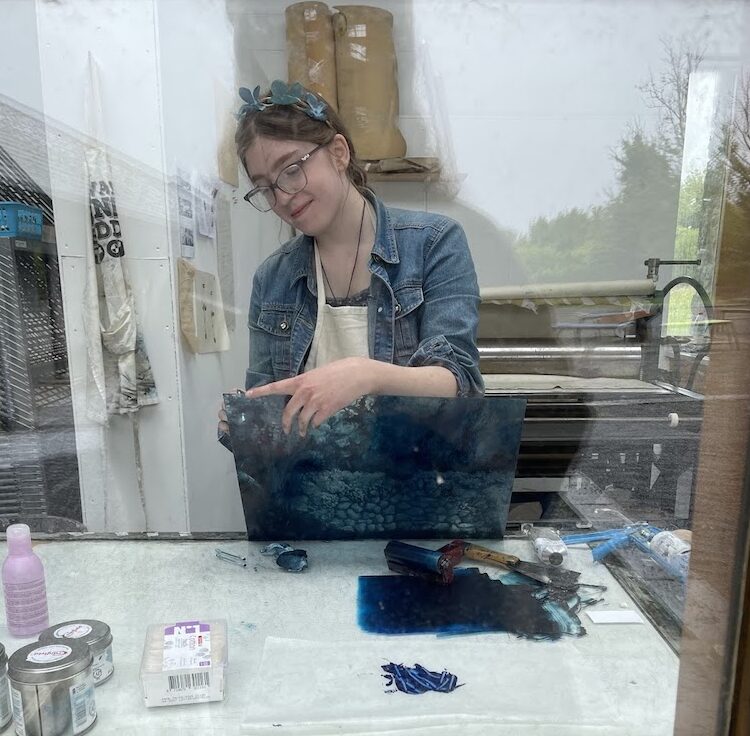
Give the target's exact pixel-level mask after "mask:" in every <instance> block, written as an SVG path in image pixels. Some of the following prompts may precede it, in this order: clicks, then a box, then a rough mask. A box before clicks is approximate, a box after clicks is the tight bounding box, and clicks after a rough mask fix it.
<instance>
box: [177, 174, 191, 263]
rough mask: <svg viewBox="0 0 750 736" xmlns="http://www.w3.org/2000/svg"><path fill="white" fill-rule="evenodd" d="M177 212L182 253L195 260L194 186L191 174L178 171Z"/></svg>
mask: <svg viewBox="0 0 750 736" xmlns="http://www.w3.org/2000/svg"><path fill="white" fill-rule="evenodd" d="M177 212H178V218H177V219H178V222H179V228H180V253H181V254H182V257H183V258H195V224H194V223H195V219H194V217H193V185H192V183H191V181H190V174H188V173H187V172H185V171H182V170H181V169H178V171H177Z"/></svg>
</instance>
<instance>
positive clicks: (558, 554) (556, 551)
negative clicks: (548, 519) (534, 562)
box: [521, 524, 568, 566]
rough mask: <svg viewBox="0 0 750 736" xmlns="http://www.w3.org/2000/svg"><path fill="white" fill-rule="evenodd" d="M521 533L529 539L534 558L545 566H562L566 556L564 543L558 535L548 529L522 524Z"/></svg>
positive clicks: (566, 550)
mask: <svg viewBox="0 0 750 736" xmlns="http://www.w3.org/2000/svg"><path fill="white" fill-rule="evenodd" d="M521 531H522V532H523V533H524V534H526V536H528V537H531V540H532V542H533V543H534V551H535V552H536V556H537V557H538V558H539V559H540V560H541V561H542V562H544V563H545V564H547V565H555V566H557V565H562V563H563V562H564V560H565V557H566V555H567V554H568V548H567V547H566V546H565V542H563V541H562V539H560V535H559V534H558V533H557V532H556V531H555V530H554V529H551V528H550V527H546V526H534V525H533V524H522V525H521Z"/></svg>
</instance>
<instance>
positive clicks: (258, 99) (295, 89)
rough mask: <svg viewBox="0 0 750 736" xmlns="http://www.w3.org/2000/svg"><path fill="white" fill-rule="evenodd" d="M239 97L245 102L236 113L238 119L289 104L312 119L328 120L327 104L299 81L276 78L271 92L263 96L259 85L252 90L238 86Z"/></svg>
mask: <svg viewBox="0 0 750 736" xmlns="http://www.w3.org/2000/svg"><path fill="white" fill-rule="evenodd" d="M240 97H241V98H242V99H243V100H244V101H245V104H244V105H242V107H240V110H239V113H238V114H237V117H238V118H239V119H242V118H244V117H245V115H248V114H249V113H255V112H263V110H267V109H268V108H269V107H273V106H274V105H291V106H293V107H294V108H296V109H297V110H300V111H301V112H303V113H305V115H307V116H308V117H311V118H313V119H314V120H320V121H321V122H327V121H328V115H327V113H326V110H327V109H328V105H326V103H325V102H323V100H320V99H318V98H317V97H316V96H315V95H314V94H313V93H312V92H309V91H308V90H306V89H305V88H304V87H303V86H302V85H301V84H300V83H299V82H294V83H293V84H287V83H286V82H282V81H281V80H280V79H276V80H274V81H273V82H272V83H271V93H270V94H267V95H263V96H261V94H260V85H258V86H257V87H256V88H255V89H254V90H250V89H248V88H247V87H240Z"/></svg>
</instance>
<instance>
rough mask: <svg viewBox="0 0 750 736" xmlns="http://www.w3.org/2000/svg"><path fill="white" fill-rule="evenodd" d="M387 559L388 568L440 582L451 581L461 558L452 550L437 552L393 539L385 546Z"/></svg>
mask: <svg viewBox="0 0 750 736" xmlns="http://www.w3.org/2000/svg"><path fill="white" fill-rule="evenodd" d="M385 559H386V562H387V563H388V569H389V570H392V571H393V572H399V573H401V574H403V575H415V576H417V577H422V578H426V579H428V580H433V581H435V582H438V583H451V582H453V568H454V567H455V566H456V565H457V564H458V563H459V562H460V559H461V558H460V556H457V555H456V554H454V553H452V552H440V551H437V552H436V551H435V550H432V549H425V548H424V547H417V546H415V545H413V544H406V543H405V542H397V541H391V542H388V544H387V545H386V546H385Z"/></svg>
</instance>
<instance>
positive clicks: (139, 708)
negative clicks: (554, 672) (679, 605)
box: [0, 540, 679, 736]
mask: <svg viewBox="0 0 750 736" xmlns="http://www.w3.org/2000/svg"><path fill="white" fill-rule="evenodd" d="M417 544H421V545H423V546H429V547H432V548H436V547H437V546H439V544H440V543H439V542H430V543H425V542H417ZM488 544H489V545H490V546H494V547H495V548H497V549H503V550H505V551H509V552H514V553H517V554H519V556H521V557H524V558H525V559H530V560H531V559H533V557H532V556H531V550H530V545H529V543H528V542H526V541H524V540H504V541H503V542H495V543H488ZM217 546H220V547H221V548H222V549H226V550H229V551H232V552H235V553H242V554H245V555H246V556H247V558H248V567H247V568H242V567H237V566H234V565H232V564H229V563H227V562H223V561H221V560H219V559H217V558H216V557H215V555H214V549H215V548H216V547H217ZM262 546H263V545H261V544H257V543H248V542H242V541H230V542H217V543H215V542H197V541H185V542H172V541H169V542H168V541H146V542H144V541H95V540H86V541H66V542H38V543H36V544H35V547H34V549H35V551H36V552H37V554H38V555H39V556H40V557H41V558H42V560H43V562H44V565H45V571H46V576H47V592H48V599H49V609H50V624H54V623H58V622H61V621H65V620H69V619H75V618H94V619H99V620H101V621H104V622H106V623H107V624H109V626H110V627H111V629H112V634H113V637H114V642H113V653H114V665H115V672H114V675H113V676H112V678H111V679H110V680H109V681H108V682H107V683H105V684H104V685H102V686H101V687H99V688H97V689H96V702H97V710H98V713H99V718H98V723H97V725H96V726H95V727H94V729H93V730H92V733H93V734H138V735H139V736H148V735H149V734H159V735H160V736H172V735H175V736H176V735H177V734H180V735H183V734H185V735H192V734H227V735H231V734H239V733H241V723H242V720H243V718H245V717H246V716H247V711H248V703H250V702H252V695H253V692H252V688H253V678H254V677H255V676H257V675H258V668H259V666H260V662H261V658H262V654H263V648H264V642H265V640H266V637H277V638H283V639H304V640H309V641H312V642H329V643H330V644H331V646H332V647H335V646H337V645H341V646H344V645H348V644H351V643H356V642H368V641H369V642H372V641H378V640H379V639H388V642H387V644H388V646H391V647H392V645H393V642H394V639H397V637H378V636H375V635H372V634H367V633H365V632H362V631H361V630H360V629H359V627H358V625H357V621H356V592H357V578H358V576H359V575H363V574H364V575H369V574H389V573H388V570H387V568H386V565H385V560H384V557H383V548H384V546H385V542H384V541H366V542H304V543H300V544H298V545H297V546H298V547H302V548H304V549H306V550H307V552H308V556H309V560H310V567H309V568H308V569H307V570H306V571H305V572H304V573H301V574H292V573H287V572H285V571H283V570H281V569H280V568H279V567H278V566H277V565H276V564H275V561H274V559H273V558H269V557H263V556H261V555H260V554H259V550H260V548H261V547H262ZM0 554H2V555H3V557H4V555H5V545H4V544H2V545H1V546H0ZM569 555H570V559H569V566H570V567H571V568H573V569H577V570H581V571H582V572H583V575H582V578H581V579H582V580H584V581H585V582H589V583H602V584H605V585H607V586H608V590H607V592H606V593H605V601H604V602H603V603H600V604H597V606H596V609H620V610H622V609H624V608H630V609H632V608H635V605H634V604H633V602H632V601H631V600H630V599H629V597H628V596H627V594H626V593H625V592H624V591H623V590H622V588H621V587H620V586H619V585H618V584H617V582H616V581H615V580H614V578H612V576H611V575H610V574H609V573H608V571H607V570H606V568H605V567H603V566H602V565H598V564H596V565H595V564H593V563H592V562H591V552H590V551H589V550H587V549H583V548H574V549H571V550H570V551H569ZM470 564H471V563H470ZM477 566H478V567H481V566H480V565H477ZM482 569H483V570H485V571H487V572H489V573H490V574H491V576H493V577H495V576H498V575H500V574H501V572H500V570H499V569H498V568H492V567H486V568H482ZM197 618H201V619H214V618H224V619H226V620H227V623H228V631H229V666H228V670H227V695H226V698H225V700H224V701H223V702H220V703H210V704H194V705H184V706H172V707H160V708H146V707H145V706H144V704H143V695H142V691H141V684H140V678H139V668H140V660H141V654H142V650H143V645H144V639H145V632H146V627H147V626H148V625H149V624H152V623H174V622H176V621H185V620H194V619H197ZM581 620H582V623H583V624H584V626H585V627H586V630H587V632H588V633H587V635H586V636H584V637H580V638H573V637H563V638H562V639H561V640H560V641H556V642H533V641H526V640H521V639H517V638H515V637H513V636H510V635H508V634H501V633H495V634H476V635H468V636H467V635H464V636H461V637H435V636H431V635H425V636H423V637H418V639H419V640H420V646H422V647H423V648H424V647H425V646H434V647H435V648H436V651H437V650H439V649H440V648H446V647H447V648H450V647H451V646H457V645H456V644H455V642H458V641H460V645H461V646H462V647H469V648H471V646H472V645H474V644H477V645H479V646H482V647H485V646H488V647H491V650H487V651H491V656H492V657H495V656H496V659H497V667H496V669H493V671H492V672H488V679H491V678H489V676H490V675H492V676H494V677H498V676H500V675H501V674H502V672H503V670H504V668H505V671H507V672H508V673H509V674H510V672H511V669H510V668H509V663H513V666H514V667H515V668H517V670H516V671H517V672H522V673H523V672H530V673H531V672H533V671H536V672H539V673H544V672H545V671H546V663H547V662H549V663H550V664H552V663H557V664H556V665H555V666H557V667H558V668H559V667H560V664H559V663H560V662H570V663H571V665H570V668H565V669H566V671H565V672H564V673H562V674H561V679H562V680H564V681H565V680H567V682H568V683H569V684H570V683H571V682H572V681H574V680H576V682H575V690H576V692H577V693H578V694H580V693H585V694H588V695H590V698H591V704H592V707H591V709H590V710H589V709H587V708H586V707H585V704H584V707H582V706H581V703H580V702H578V703H577V704H576V705H575V707H574V706H573V704H572V703H571V704H570V705H567V704H566V703H567V702H568V701H567V699H566V698H565V696H564V692H563V694H562V696H561V697H560V703H559V705H555V704H553V705H552V706H549V707H552V708H553V711H552V712H553V715H554V718H552V719H549V718H548V719H546V720H544V722H540V721H539V720H538V719H535V712H536V711H537V710H538V705H537V703H538V700H539V698H540V697H541V695H540V693H539V692H533V687H532V688H529V686H528V684H527V685H525V686H524V688H526V689H528V693H527V692H526V689H523V688H522V689H523V692H520V693H517V695H518V696H519V697H521V698H522V710H523V711H524V713H523V715H522V717H520V718H519V717H518V713H516V714H515V720H514V721H513V724H512V725H511V724H509V725H508V726H507V728H506V727H499V726H498V725H497V724H495V725H494V726H492V727H490V726H489V725H484V726H483V725H481V724H473V725H472V724H467V725H466V726H465V727H464V726H462V727H461V729H460V732H461V734H462V736H466V735H467V734H479V733H492V734H495V733H507V734H512V735H513V736H517V735H518V734H527V733H528V734H531V733H534V734H548V733H549V734H550V735H551V734H555V736H564V735H566V734H576V735H578V734H597V736H599V735H602V734H618V735H624V734H633V735H635V734H638V736H643V735H647V736H661V735H662V734H664V735H665V736H666V734H671V733H672V719H673V712H674V706H675V696H676V687H677V674H678V667H679V663H678V658H677V657H676V656H675V655H674V653H673V652H672V651H671V650H670V649H669V647H668V646H667V645H666V644H665V643H664V641H663V639H662V638H661V637H660V635H659V634H658V632H657V631H656V630H655V629H654V628H653V627H652V626H651V625H650V624H649V623H648V622H646V623H645V624H644V625H632V624H630V625H628V624H621V625H595V624H593V623H592V622H591V621H589V620H588V618H587V617H586V615H585V614H584V613H582V614H581ZM644 620H645V617H644ZM3 621H4V616H3ZM414 638H415V637H409V639H411V640H413V639H414ZM0 641H2V642H3V643H4V644H5V647H6V650H7V652H8V654H9V655H10V654H11V653H12V652H13V651H15V650H16V649H17V648H19V647H20V646H22V645H23V644H26V643H28V642H29V641H32V640H30V639H23V640H21V639H14V638H12V637H11V636H10V635H9V633H8V631H7V628H6V627H5V625H4V624H3V626H1V627H0ZM452 642H453V643H452ZM433 643H434V644H433ZM383 644H384V645H385V644H386V642H383ZM576 662H579V663H585V665H586V666H584V667H579V666H577V665H576V664H575V663H576ZM534 668H535V669H534ZM592 673H593V674H592ZM597 673H598V674H597ZM457 674H460V673H457ZM577 678H582V680H581V681H580V682H579V681H577ZM514 679H515V680H516V682H517V683H519V682H520V679H519V678H518V677H517V676H516V677H515V678H514ZM564 681H563V682H561V683H560V686H561V687H562V688H563V689H564V687H565V682H564ZM470 686H471V683H469V684H467V685H466V686H465V687H466V688H469V687H470ZM456 692H457V693H458V692H459V691H456ZM467 692H468V690H467ZM397 695H403V694H397ZM428 696H434V697H437V698H443V699H447V698H452V697H453V695H452V694H451V695H448V696H446V695H440V694H436V693H427V694H425V695H424V696H405V695H403V697H405V698H409V697H412V698H424V697H428ZM578 700H579V701H580V697H579V698H578ZM517 701H518V698H516V706H518V702H517ZM435 702H438V701H435ZM440 702H441V703H445V702H449V701H447V700H442V701H440ZM602 703H605V704H607V705H606V707H604V708H603V707H602V705H601V704H602ZM266 705H267V704H266ZM493 707H494V708H495V709H497V703H493ZM549 707H548V709H547V710H548V711H549ZM526 708H528V718H526V715H525V711H526ZM555 708H557V710H554V709H555ZM500 711H501V712H502V708H500ZM581 719H583V722H582V721H581ZM274 720H276V721H278V723H281V724H282V725H281V726H278V727H277V726H274V727H273V731H271V730H269V733H270V732H273V733H277V734H285V733H293V732H294V733H297V732H298V731H294V730H293V729H292V727H291V725H290V726H289V728H288V729H286V728H285V727H284V712H283V709H281V710H280V712H279V713H278V717H277V718H276V719H274ZM550 721H554V722H550ZM376 726H377V724H374V726H373V727H374V728H375V727H376ZM335 732H336V733H346V730H336V731H335ZM376 732H378V733H385V731H382V730H380V731H376ZM422 732H424V733H425V734H427V733H429V734H430V736H435V735H436V734H443V733H445V734H449V733H457V732H458V731H457V730H456V727H451V726H446V728H445V729H434V728H433V729H425V730H423V729H421V728H420V729H416V730H415V729H410V730H409V731H408V733H410V734H416V733H422ZM299 733H302V731H299ZM388 733H401V731H397V730H389V731H388Z"/></svg>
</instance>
